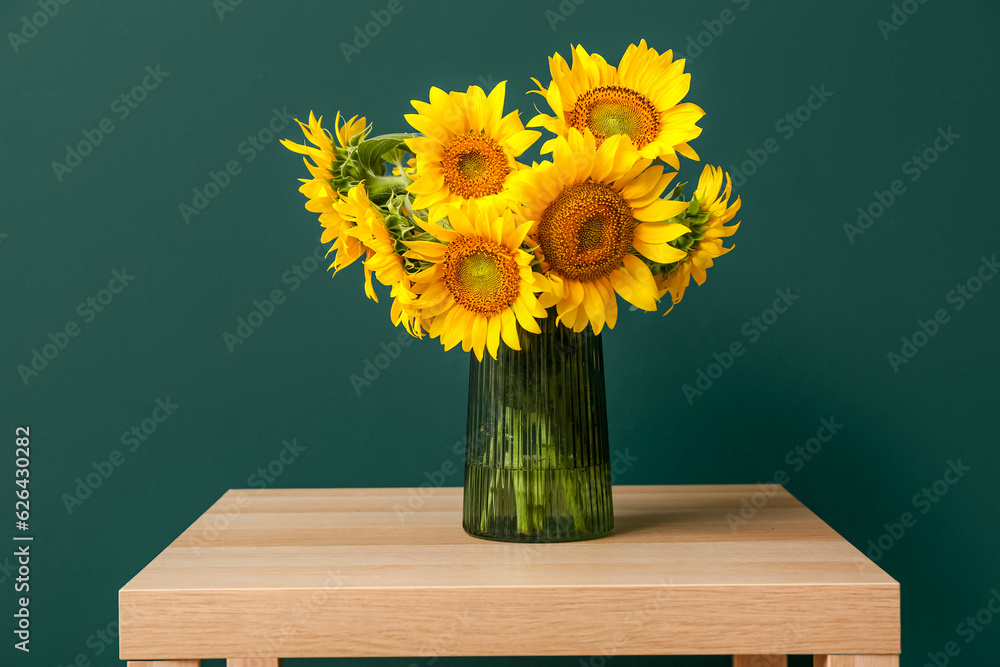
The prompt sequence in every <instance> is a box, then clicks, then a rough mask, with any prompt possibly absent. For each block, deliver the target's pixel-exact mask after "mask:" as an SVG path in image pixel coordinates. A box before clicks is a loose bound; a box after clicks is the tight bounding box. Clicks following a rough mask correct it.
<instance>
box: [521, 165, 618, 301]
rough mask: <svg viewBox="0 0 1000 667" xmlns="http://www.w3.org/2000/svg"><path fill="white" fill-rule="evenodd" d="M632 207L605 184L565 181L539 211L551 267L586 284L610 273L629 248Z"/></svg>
mask: <svg viewBox="0 0 1000 667" xmlns="http://www.w3.org/2000/svg"><path fill="white" fill-rule="evenodd" d="M634 232H635V220H634V219H633V218H632V207H630V206H629V205H628V202H627V201H625V198H624V197H622V196H621V194H619V193H618V192H616V191H615V190H614V188H612V187H611V186H609V185H606V184H604V183H594V182H592V181H586V182H584V183H576V184H574V185H569V186H567V187H565V188H564V189H563V191H562V192H561V193H560V194H559V196H558V197H556V198H555V200H553V202H552V203H551V204H549V205H548V207H547V208H546V209H545V210H544V211H543V212H542V215H541V219H540V220H539V222H538V244H539V246H540V247H541V250H542V254H543V255H544V256H545V260H546V261H547V262H548V263H549V268H550V269H551V270H552V271H554V272H556V273H558V274H560V275H562V276H565V277H567V278H570V279H572V280H579V281H581V282H586V281H590V280H596V279H598V278H603V277H604V276H607V275H609V274H610V273H611V272H612V271H614V270H615V269H617V268H618V267H620V266H621V264H622V258H623V257H624V256H625V254H626V253H628V252H629V251H630V250H631V249H632V238H633V234H634Z"/></svg>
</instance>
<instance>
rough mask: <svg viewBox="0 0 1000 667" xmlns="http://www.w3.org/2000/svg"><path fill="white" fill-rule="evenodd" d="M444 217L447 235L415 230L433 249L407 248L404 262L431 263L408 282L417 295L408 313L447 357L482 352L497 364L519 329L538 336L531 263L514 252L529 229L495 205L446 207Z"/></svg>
mask: <svg viewBox="0 0 1000 667" xmlns="http://www.w3.org/2000/svg"><path fill="white" fill-rule="evenodd" d="M445 212H446V214H447V216H448V223H449V224H450V226H451V228H450V229H448V228H445V227H443V226H441V225H438V224H434V223H421V224H422V226H423V228H424V230H425V231H426V232H427V233H428V234H430V235H431V236H432V237H434V238H435V239H437V241H408V242H407V243H406V245H407V246H409V247H410V250H409V251H408V252H407V253H406V255H407V257H412V258H415V259H420V260H423V261H427V262H430V263H431V266H430V267H429V268H427V269H425V270H423V271H421V272H420V273H417V274H415V275H413V276H412V280H413V287H414V290H415V291H416V292H417V293H418V294H419V297H418V299H417V300H416V301H415V302H413V306H414V307H415V308H417V309H419V312H420V317H421V320H422V321H424V322H427V321H429V322H430V323H429V326H428V332H429V333H430V335H431V337H432V338H437V337H440V338H441V343H442V345H444V348H445V349H446V350H450V349H451V348H453V347H455V346H456V345H458V343H462V349H463V350H465V351H466V352H468V351H469V350H473V351H475V353H476V358H478V359H479V360H480V361H482V358H483V350H484V349H485V350H487V351H489V353H490V356H492V357H493V358H494V359H496V357H497V350H498V349H499V348H500V340H501V339H502V340H503V341H504V342H505V343H506V344H507V346H508V347H510V348H511V349H514V350H520V349H521V345H520V342H519V341H518V332H517V326H518V324H520V325H521V327H522V328H523V329H525V330H526V331H529V332H531V333H541V329H540V327H539V326H538V322H537V321H536V320H535V318H537V317H545V315H546V313H545V309H544V308H542V307H541V306H540V305H539V304H538V300H537V299H536V297H535V294H534V292H533V286H534V284H535V280H536V278H540V276H538V275H537V274H534V273H532V269H531V263H532V260H533V257H532V255H531V253H529V252H526V251H524V250H522V249H521V244H522V242H523V241H524V239H525V236H526V235H527V233H528V229H529V228H530V227H531V223H530V222H524V221H523V220H522V219H521V218H520V217H518V215H517V214H516V213H515V212H514V211H512V210H510V209H507V208H505V207H501V206H498V205H496V204H482V205H480V204H475V203H467V204H464V205H462V206H460V207H459V206H453V205H449V206H447V207H445Z"/></svg>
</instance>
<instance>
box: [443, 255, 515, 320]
mask: <svg viewBox="0 0 1000 667" xmlns="http://www.w3.org/2000/svg"><path fill="white" fill-rule="evenodd" d="M444 284H445V287H447V288H448V291H449V292H450V293H451V295H452V296H453V297H454V298H455V301H456V302H457V303H458V304H459V305H460V306H463V307H464V308H465V309H466V310H471V311H472V312H474V313H479V314H481V315H496V314H497V313H500V312H502V311H503V310H504V309H505V308H507V307H509V306H510V305H511V304H512V303H514V300H515V299H517V297H518V295H519V294H520V285H521V282H520V270H519V268H518V266H517V262H516V261H515V259H514V256H513V254H512V253H511V252H510V250H508V249H507V248H505V247H503V246H501V245H500V244H499V243H495V242H493V241H490V240H488V239H484V238H479V237H471V236H469V237H462V238H459V239H456V240H455V241H452V242H451V243H450V244H449V245H448V252H447V254H446V255H445V259H444Z"/></svg>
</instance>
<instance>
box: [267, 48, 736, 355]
mask: <svg viewBox="0 0 1000 667" xmlns="http://www.w3.org/2000/svg"><path fill="white" fill-rule="evenodd" d="M549 68H550V72H551V82H550V83H549V85H548V87H545V86H543V85H542V84H541V83H540V82H539V81H538V80H537V79H534V82H535V84H536V85H537V86H538V90H535V91H532V92H533V93H536V94H539V95H541V96H542V97H544V98H545V101H546V102H547V103H548V106H549V107H550V109H551V114H546V113H539V114H538V115H537V116H535V117H534V118H532V119H531V120H530V121H529V122H528V124H527V128H543V129H545V130H547V131H548V132H550V133H551V134H552V135H553V136H552V137H551V138H549V139H548V140H546V141H545V142H544V143H543V144H542V145H541V150H540V152H541V154H542V155H547V156H550V157H549V159H546V160H544V161H542V162H540V163H538V162H533V163H532V164H530V165H528V164H525V163H523V162H520V161H519V160H518V158H519V157H520V156H521V155H522V154H523V153H524V152H525V151H526V150H527V149H528V148H529V147H531V146H532V145H533V144H535V142H537V141H538V140H539V139H540V138H541V136H542V133H541V132H539V131H537V130H534V129H526V127H525V125H524V124H523V123H522V120H521V118H520V115H519V112H518V111H512V112H510V113H507V114H504V93H505V83H500V84H498V85H497V86H496V87H495V88H493V90H492V91H490V92H489V93H487V92H486V91H484V90H483V89H481V88H479V87H478V86H471V87H469V89H468V90H466V91H465V92H448V93H446V92H444V91H442V90H440V89H438V88H431V90H430V98H429V101H427V102H424V101H413V102H412V104H413V107H414V109H415V111H416V113H413V114H408V115H406V116H405V118H406V120H407V122H408V123H409V124H410V126H411V127H412V128H413V129H414V130H416V132H415V133H395V134H382V135H378V136H372V133H371V130H372V128H371V126H369V125H368V123H367V122H366V120H365V118H363V117H360V118H359V117H357V116H355V117H353V118H351V119H350V120H342V119H341V116H340V114H338V115H337V118H336V121H335V123H334V127H333V132H330V131H328V130H326V129H324V127H323V126H322V119H317V118H316V117H315V116H314V115H313V114H312V113H310V115H309V122H308V124H306V123H301V122H300V123H299V125H300V126H301V127H302V131H303V133H304V134H305V138H306V139H307V140H308V144H297V143H293V142H291V141H288V140H284V141H283V142H282V143H283V144H284V146H285V147H286V148H288V149H290V150H292V151H295V152H296V153H301V154H303V155H304V156H305V160H304V161H305V164H306V167H307V168H308V170H309V173H310V175H311V176H312V177H311V178H309V179H302V182H303V185H302V186H301V188H300V191H301V192H302V193H303V194H304V195H305V196H306V197H307V198H308V201H307V202H306V205H305V206H306V209H308V210H309V211H312V212H314V213H318V214H319V220H320V223H321V224H322V226H323V228H324V232H323V235H322V238H321V241H322V242H323V243H330V242H332V246H331V247H330V251H329V253H332V254H333V260H332V263H331V265H330V268H331V269H333V270H334V272H335V273H336V272H339V271H340V270H341V269H343V268H344V267H346V266H348V265H350V264H352V263H354V262H355V261H356V260H359V259H361V261H362V265H363V267H364V274H365V293H366V294H367V295H368V297H369V298H371V299H373V300H375V301H378V295H377V294H376V291H375V289H374V287H373V283H372V277H373V276H374V279H375V280H377V281H378V282H379V283H381V284H382V285H385V286H387V287H389V288H390V297H391V298H392V308H391V311H390V317H391V320H392V322H393V324H395V325H402V326H403V327H405V328H406V330H407V331H408V332H410V333H411V334H412V335H414V336H417V337H422V336H423V335H424V334H425V333H426V334H429V335H430V336H431V337H432V338H439V339H440V341H441V343H442V344H443V345H444V347H445V349H451V348H453V347H455V346H457V345H459V344H460V343H461V345H462V349H463V350H465V351H470V350H472V351H474V352H475V354H476V357H477V358H478V359H480V360H482V358H483V354H484V351H485V352H488V353H489V354H490V355H491V356H492V357H493V358H494V359H495V358H496V356H497V350H498V349H499V346H500V343H501V341H503V343H504V344H506V345H507V346H508V347H510V348H512V349H514V350H520V341H519V335H520V331H519V330H520V329H523V330H524V331H526V332H529V333H539V331H540V329H539V326H538V319H539V318H545V317H555V318H556V322H557V323H558V324H560V325H563V326H565V327H568V328H570V329H572V330H573V331H577V332H580V331H583V330H584V329H585V328H586V327H587V326H588V325H589V326H590V327H592V328H593V331H594V333H595V334H599V333H600V332H601V330H602V329H603V328H604V326H605V325H607V326H608V327H609V328H613V327H614V326H615V322H616V321H617V318H618V298H617V297H618V296H620V297H621V298H622V299H624V300H625V301H627V302H628V303H630V304H632V305H633V306H635V307H636V308H639V309H642V310H645V311H655V310H656V309H657V304H658V302H659V301H660V300H661V299H663V298H664V297H665V296H666V295H667V294H668V293H669V295H670V301H671V305H670V308H671V309H672V308H673V305H674V304H677V303H678V302H679V301H680V300H681V299H682V298H683V296H684V292H685V289H686V288H687V286H688V284H689V282H690V280H691V278H692V277H693V278H694V279H695V281H696V282H697V283H698V284H702V283H703V282H704V280H705V271H706V269H707V268H709V267H710V266H712V264H713V260H714V259H715V258H716V257H719V256H720V255H723V254H725V253H726V252H728V251H729V250H730V249H731V248H726V247H723V245H722V239H723V238H725V237H727V236H730V235H732V234H733V233H734V232H735V231H736V229H737V227H738V226H739V225H738V223H737V224H733V225H727V223H728V222H730V221H731V220H732V219H733V217H734V215H735V214H736V212H737V211H738V209H739V206H740V200H739V198H737V199H736V200H735V201H734V202H733V203H731V204H730V203H729V199H730V195H731V187H732V185H731V183H730V182H729V181H728V178H726V179H724V176H723V173H722V170H721V169H719V168H717V167H713V166H706V167H705V168H704V169H703V170H702V172H701V177H700V179H699V181H698V186H697V188H696V189H695V191H694V193H693V194H692V195H691V197H690V199H685V198H684V197H683V188H684V184H679V185H676V186H674V187H670V183H671V181H672V180H673V179H674V177H675V176H676V175H677V170H679V168H680V161H679V158H678V156H679V155H683V156H684V157H686V158H689V159H692V160H697V159H698V155H697V153H695V151H694V150H693V149H692V148H691V145H690V142H691V140H693V139H695V138H696V137H697V136H698V135H699V134H700V133H701V128H699V127H698V126H697V122H698V120H699V119H700V118H701V117H702V116H703V115H704V111H702V109H701V108H700V107H698V106H697V105H695V104H692V103H690V102H682V101H681V100H682V99H683V98H684V97H685V95H686V94H687V93H688V89H689V87H690V74H685V73H684V60H683V59H681V60H674V59H673V54H672V52H671V51H667V52H665V53H662V54H661V53H658V52H657V51H656V50H654V49H651V48H649V47H647V45H646V42H645V41H644V40H643V41H640V42H639V44H638V45H635V44H633V45H631V46H629V48H628V49H627V50H626V52H625V54H624V55H623V56H622V58H621V60H620V62H619V63H618V66H617V67H615V66H614V65H611V64H609V63H608V62H607V61H606V60H605V59H604V58H602V57H601V56H600V55H598V54H590V53H587V51H586V50H584V48H583V47H582V46H577V47H576V48H575V49H574V50H573V54H572V64H570V63H568V62H567V61H566V59H564V58H563V57H562V56H560V55H559V54H556V55H554V56H553V57H552V58H550V59H549ZM329 253H328V254H329ZM667 312H669V309H668V311H667Z"/></svg>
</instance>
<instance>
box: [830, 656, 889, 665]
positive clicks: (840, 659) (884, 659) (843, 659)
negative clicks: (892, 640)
mask: <svg viewBox="0 0 1000 667" xmlns="http://www.w3.org/2000/svg"><path fill="white" fill-rule="evenodd" d="M813 667H899V656H898V655H814V656H813Z"/></svg>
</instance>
